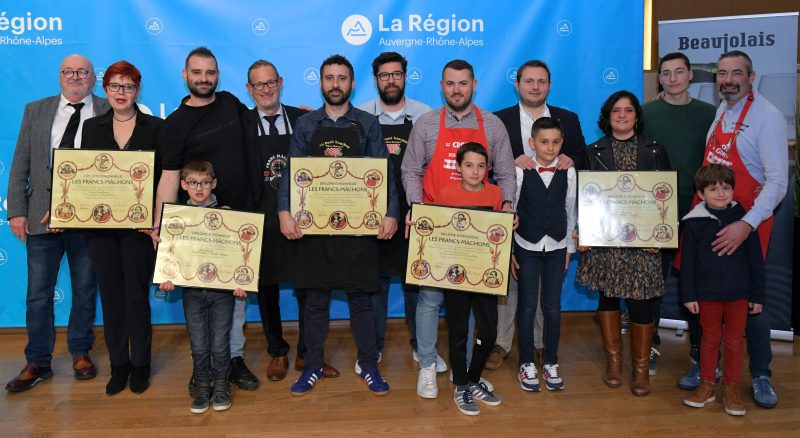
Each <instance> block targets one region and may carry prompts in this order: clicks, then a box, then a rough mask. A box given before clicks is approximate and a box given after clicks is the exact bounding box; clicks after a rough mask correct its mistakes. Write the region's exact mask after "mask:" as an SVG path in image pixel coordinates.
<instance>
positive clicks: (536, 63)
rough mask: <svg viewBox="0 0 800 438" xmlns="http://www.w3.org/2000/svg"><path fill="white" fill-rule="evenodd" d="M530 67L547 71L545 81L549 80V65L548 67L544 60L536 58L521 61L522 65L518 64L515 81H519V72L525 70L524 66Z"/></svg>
mask: <svg viewBox="0 0 800 438" xmlns="http://www.w3.org/2000/svg"><path fill="white" fill-rule="evenodd" d="M532 67H539V68H543V69H544V71H546V72H547V81H548V82H549V81H550V67H548V66H547V64H546V63H545V62H544V61H540V60H538V59H529V60H527V61H525V62H523V63H522V65H520V66H519V68H517V83H519V77H520V76H521V75H520V73H522V71H523V70H525V69H526V68H532Z"/></svg>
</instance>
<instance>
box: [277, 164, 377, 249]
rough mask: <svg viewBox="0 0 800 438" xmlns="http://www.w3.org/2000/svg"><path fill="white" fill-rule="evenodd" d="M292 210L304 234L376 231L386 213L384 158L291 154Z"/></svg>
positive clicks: (372, 232)
mask: <svg viewBox="0 0 800 438" xmlns="http://www.w3.org/2000/svg"><path fill="white" fill-rule="evenodd" d="M290 166H291V172H292V175H291V180H290V181H291V182H290V189H289V190H290V202H291V213H292V216H294V219H295V221H296V222H297V225H298V226H299V227H300V229H301V230H302V231H303V234H309V235H313V234H317V235H320V234H321V235H374V236H377V235H378V232H379V231H380V226H381V221H382V220H383V217H384V215H385V214H386V205H387V197H388V195H387V193H388V192H387V185H388V180H387V169H388V164H387V161H386V159H385V158H344V157H339V158H328V157H292V158H291V159H290Z"/></svg>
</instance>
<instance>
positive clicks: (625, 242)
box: [578, 170, 678, 248]
mask: <svg viewBox="0 0 800 438" xmlns="http://www.w3.org/2000/svg"><path fill="white" fill-rule="evenodd" d="M578 231H579V232H578V235H579V245H581V246H595V247H631V248H677V247H678V172H676V171H627V170H623V171H612V172H607V171H580V172H578Z"/></svg>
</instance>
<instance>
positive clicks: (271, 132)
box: [264, 114, 280, 135]
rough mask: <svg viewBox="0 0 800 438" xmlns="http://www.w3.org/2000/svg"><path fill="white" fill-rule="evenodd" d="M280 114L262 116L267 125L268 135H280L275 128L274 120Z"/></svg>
mask: <svg viewBox="0 0 800 438" xmlns="http://www.w3.org/2000/svg"><path fill="white" fill-rule="evenodd" d="M279 115H280V114H273V115H271V116H264V118H265V119H266V120H267V122H268V123H269V135H280V134H278V127H277V126H275V120H276V119H277V118H278V116H279Z"/></svg>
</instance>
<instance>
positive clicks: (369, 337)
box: [303, 289, 378, 370]
mask: <svg viewBox="0 0 800 438" xmlns="http://www.w3.org/2000/svg"><path fill="white" fill-rule="evenodd" d="M304 292H305V294H306V305H305V327H304V328H303V332H304V334H305V345H306V349H307V351H306V355H305V359H306V367H307V368H310V369H320V368H322V358H323V355H324V352H323V350H324V344H325V337H326V336H327V334H328V323H329V321H330V306H331V291H330V290H324V289H305V290H304ZM347 302H348V305H349V307H350V330H351V331H352V332H353V338H355V341H356V345H357V346H358V363H359V365H360V366H361V368H362V369H364V370H369V369H370V368H372V367H374V366H375V365H376V364H377V362H378V349H377V348H376V347H375V313H374V312H373V311H372V303H371V302H370V292H349V293H348V294H347Z"/></svg>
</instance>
